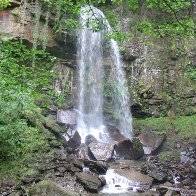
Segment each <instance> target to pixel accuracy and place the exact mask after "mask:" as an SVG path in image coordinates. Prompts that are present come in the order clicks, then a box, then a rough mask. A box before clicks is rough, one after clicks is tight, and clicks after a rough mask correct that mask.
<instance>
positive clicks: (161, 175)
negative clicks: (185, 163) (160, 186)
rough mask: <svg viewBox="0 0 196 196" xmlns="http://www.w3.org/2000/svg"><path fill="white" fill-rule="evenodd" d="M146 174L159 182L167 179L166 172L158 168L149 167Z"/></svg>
mask: <svg viewBox="0 0 196 196" xmlns="http://www.w3.org/2000/svg"><path fill="white" fill-rule="evenodd" d="M148 175H149V176H151V177H153V178H154V179H155V180H157V181H159V182H163V181H166V180H167V173H166V172H163V171H161V170H160V169H158V168H152V169H149V171H148Z"/></svg>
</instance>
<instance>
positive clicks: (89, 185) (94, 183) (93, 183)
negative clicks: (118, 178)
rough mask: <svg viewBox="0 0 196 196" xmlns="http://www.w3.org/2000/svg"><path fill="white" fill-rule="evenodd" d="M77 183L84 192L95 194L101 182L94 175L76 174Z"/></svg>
mask: <svg viewBox="0 0 196 196" xmlns="http://www.w3.org/2000/svg"><path fill="white" fill-rule="evenodd" d="M76 178H77V182H79V183H80V184H81V185H82V186H83V187H84V188H85V189H86V190H88V191H90V192H92V193H97V192H98V190H99V188H100V187H101V180H100V179H99V178H98V176H96V175H91V174H88V173H77V174H76Z"/></svg>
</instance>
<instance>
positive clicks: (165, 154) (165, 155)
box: [158, 150, 180, 162]
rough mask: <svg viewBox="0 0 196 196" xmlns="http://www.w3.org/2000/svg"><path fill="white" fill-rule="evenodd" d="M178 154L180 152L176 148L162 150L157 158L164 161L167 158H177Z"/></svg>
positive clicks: (173, 159)
mask: <svg viewBox="0 0 196 196" xmlns="http://www.w3.org/2000/svg"><path fill="white" fill-rule="evenodd" d="M179 156H180V153H179V152H178V151H177V150H172V151H163V152H161V153H160V154H159V155H158V158H159V160H160V161H161V162H165V161H168V160H172V161H175V160H178V159H179Z"/></svg>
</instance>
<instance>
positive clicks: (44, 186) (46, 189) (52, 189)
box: [29, 180, 80, 196]
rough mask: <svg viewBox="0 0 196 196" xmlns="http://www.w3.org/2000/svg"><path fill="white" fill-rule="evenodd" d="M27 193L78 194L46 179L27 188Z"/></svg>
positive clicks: (47, 194) (61, 195)
mask: <svg viewBox="0 0 196 196" xmlns="http://www.w3.org/2000/svg"><path fill="white" fill-rule="evenodd" d="M29 194H30V195H33V196H40V195H42V196H54V195H56V196H79V195H80V194H79V193H76V192H73V191H69V190H68V189H67V188H64V187H62V186H60V185H59V184H56V183H55V182H51V181H48V180H44V181H41V182H39V183H37V184H35V185H34V186H32V187H31V188H30V190H29Z"/></svg>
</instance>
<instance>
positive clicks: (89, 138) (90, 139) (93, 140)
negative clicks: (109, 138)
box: [85, 134, 98, 145]
mask: <svg viewBox="0 0 196 196" xmlns="http://www.w3.org/2000/svg"><path fill="white" fill-rule="evenodd" d="M96 142H98V140H97V139H96V138H95V137H94V136H93V135H91V134H89V135H87V136H86V138H85V144H86V145H89V144H90V143H96Z"/></svg>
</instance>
